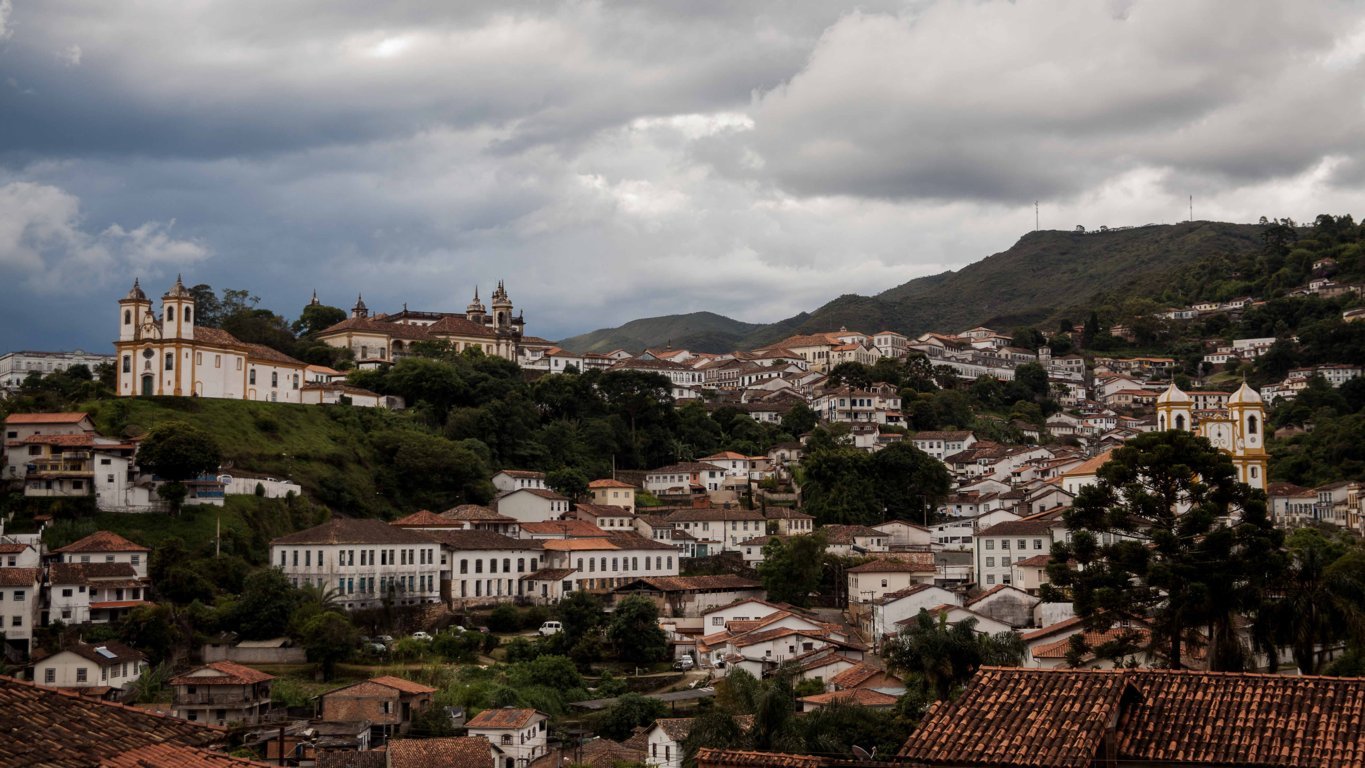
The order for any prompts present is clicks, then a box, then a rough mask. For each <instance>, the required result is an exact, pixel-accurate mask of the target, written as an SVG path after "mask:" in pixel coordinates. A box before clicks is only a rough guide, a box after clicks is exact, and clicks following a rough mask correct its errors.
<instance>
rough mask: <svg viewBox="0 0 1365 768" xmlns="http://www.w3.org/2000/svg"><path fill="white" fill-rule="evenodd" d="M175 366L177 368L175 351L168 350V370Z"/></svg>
mask: <svg viewBox="0 0 1365 768" xmlns="http://www.w3.org/2000/svg"><path fill="white" fill-rule="evenodd" d="M173 368H175V353H174V352H167V353H166V370H168V371H169V370H171V369H173Z"/></svg>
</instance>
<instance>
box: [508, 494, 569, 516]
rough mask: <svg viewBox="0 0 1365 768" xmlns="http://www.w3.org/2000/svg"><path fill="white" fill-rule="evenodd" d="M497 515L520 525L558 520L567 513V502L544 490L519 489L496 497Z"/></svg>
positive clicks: (561, 497) (563, 498)
mask: <svg viewBox="0 0 1365 768" xmlns="http://www.w3.org/2000/svg"><path fill="white" fill-rule="evenodd" d="M495 504H496V506H497V510H498V514H499V515H502V516H504V517H510V518H512V519H513V520H516V521H518V522H522V523H543V522H546V521H547V520H558V519H559V518H561V517H563V516H564V515H566V514H568V512H569V500H568V499H567V498H565V497H564V496H560V495H559V494H557V493H555V492H554V491H549V490H546V489H544V488H520V489H518V490H515V491H511V492H509V493H504V494H502V495H500V496H498V499H497V501H496V502H495Z"/></svg>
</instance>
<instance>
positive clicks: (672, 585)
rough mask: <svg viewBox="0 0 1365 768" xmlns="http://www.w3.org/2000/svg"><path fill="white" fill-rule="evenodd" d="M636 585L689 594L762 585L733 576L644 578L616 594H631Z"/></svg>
mask: <svg viewBox="0 0 1365 768" xmlns="http://www.w3.org/2000/svg"><path fill="white" fill-rule="evenodd" d="M637 584H643V585H645V586H647V587H649V588H651V589H655V590H658V591H660V592H690V591H694V590H696V591H706V590H713V589H714V590H731V589H755V590H761V589H763V585H762V584H760V583H758V582H757V581H754V580H753V579H746V578H744V577H743V576H735V575H733V574H720V575H718V576H646V577H644V578H640V579H635V580H634V581H631V582H630V583H629V584H625V585H623V586H620V587H617V588H616V590H615V591H617V592H632V591H635V590H634V587H635V585H637Z"/></svg>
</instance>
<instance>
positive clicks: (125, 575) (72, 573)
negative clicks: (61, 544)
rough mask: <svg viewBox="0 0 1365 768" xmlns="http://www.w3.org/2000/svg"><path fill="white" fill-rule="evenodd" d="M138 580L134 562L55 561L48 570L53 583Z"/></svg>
mask: <svg viewBox="0 0 1365 768" xmlns="http://www.w3.org/2000/svg"><path fill="white" fill-rule="evenodd" d="M107 579H125V580H129V579H132V580H136V579H137V571H135V570H133V565H132V563H53V564H52V565H51V566H49V568H48V571H47V580H48V582H49V583H51V584H89V583H91V582H93V581H96V580H107Z"/></svg>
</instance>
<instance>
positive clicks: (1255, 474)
mask: <svg viewBox="0 0 1365 768" xmlns="http://www.w3.org/2000/svg"><path fill="white" fill-rule="evenodd" d="M1256 477H1257V471H1256V467H1252V468H1251V479H1253V480H1255V479H1256Z"/></svg>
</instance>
